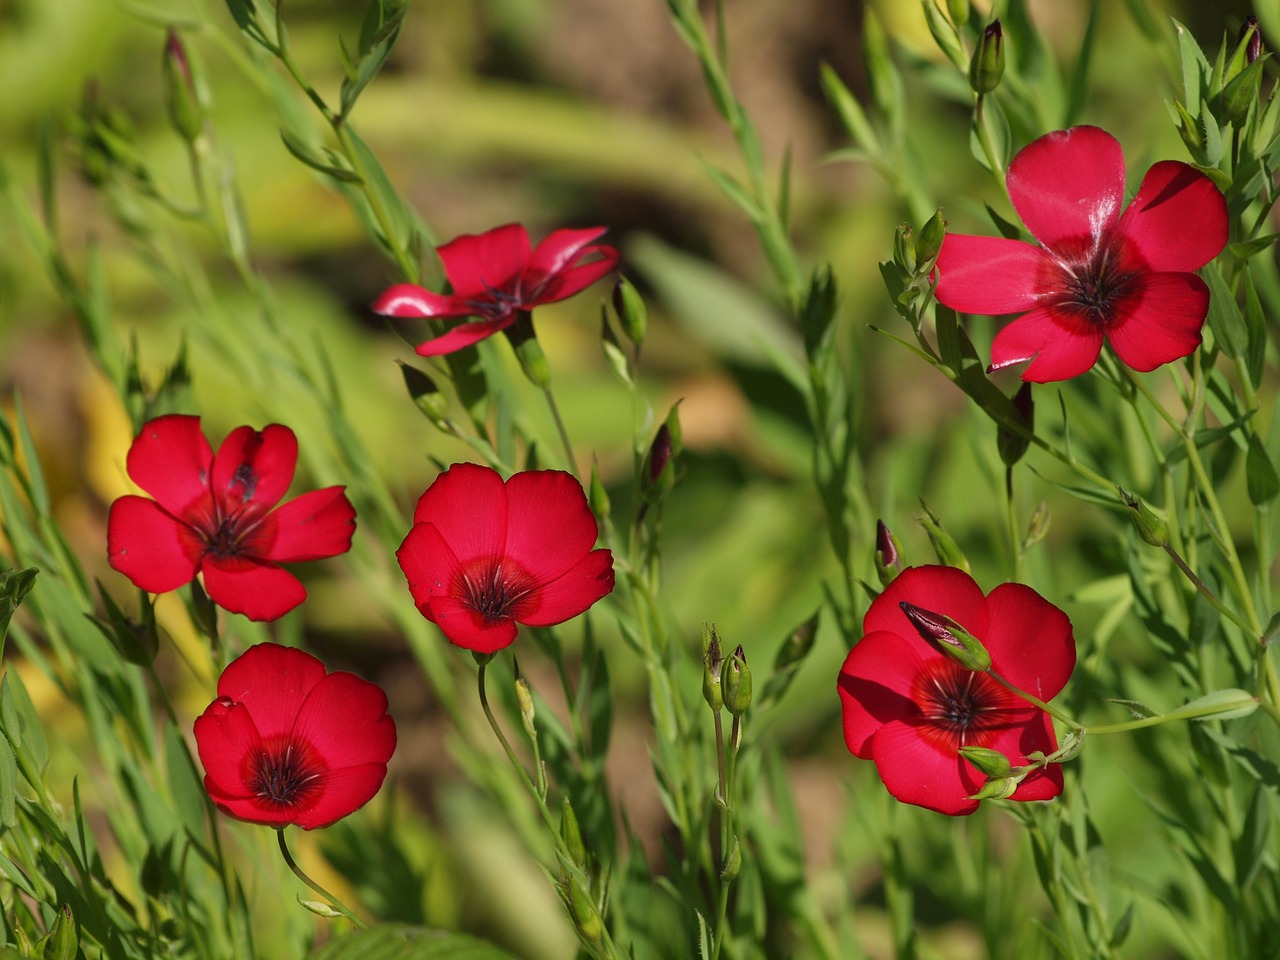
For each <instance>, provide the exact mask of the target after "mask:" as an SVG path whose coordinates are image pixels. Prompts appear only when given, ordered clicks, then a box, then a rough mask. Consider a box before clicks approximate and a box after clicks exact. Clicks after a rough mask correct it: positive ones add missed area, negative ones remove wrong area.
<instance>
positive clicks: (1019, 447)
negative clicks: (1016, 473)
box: [996, 380, 1036, 467]
mask: <svg viewBox="0 0 1280 960" xmlns="http://www.w3.org/2000/svg"><path fill="white" fill-rule="evenodd" d="M1013 409H1014V411H1015V413H1016V414H1017V421H1018V423H1019V424H1020V425H1021V426H1023V427H1026V428H1027V430H1030V431H1032V432H1034V431H1035V428H1036V407H1035V401H1034V400H1033V399H1032V396H1031V381H1029V380H1024V381H1023V382H1022V386H1021V387H1019V388H1018V392H1017V393H1015V394H1014V395H1013ZM1030 445H1031V440H1030V439H1029V438H1027V437H1024V436H1023V435H1022V434H1020V433H1015V432H1014V431H1012V430H1009V429H1006V428H1005V427H1003V426H1002V427H997V428H996V449H997V450H999V451H1000V459H1001V461H1002V462H1003V463H1004V465H1005V466H1006V467H1012V466H1013V465H1014V464H1015V463H1017V462H1018V461H1019V460H1021V459H1022V457H1023V455H1024V454H1025V453H1026V452H1027V447H1029V446H1030Z"/></svg>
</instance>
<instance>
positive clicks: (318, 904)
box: [298, 895, 342, 920]
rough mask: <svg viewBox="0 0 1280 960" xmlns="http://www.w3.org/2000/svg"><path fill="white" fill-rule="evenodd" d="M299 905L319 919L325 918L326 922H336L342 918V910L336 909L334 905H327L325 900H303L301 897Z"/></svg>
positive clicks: (299, 897)
mask: <svg viewBox="0 0 1280 960" xmlns="http://www.w3.org/2000/svg"><path fill="white" fill-rule="evenodd" d="M298 903H299V904H300V905H302V906H303V907H304V908H305V909H307V910H310V911H311V912H312V913H314V914H315V915H316V916H317V917H324V918H325V919H326V920H336V919H337V918H338V917H340V916H342V912H341V911H340V910H337V909H335V908H334V907H333V905H332V904H328V903H325V902H324V901H323V900H303V899H302V897H301V895H299V896H298Z"/></svg>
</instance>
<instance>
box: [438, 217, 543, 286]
mask: <svg viewBox="0 0 1280 960" xmlns="http://www.w3.org/2000/svg"><path fill="white" fill-rule="evenodd" d="M436 252H437V253H438V254H440V259H441V261H442V262H443V263H444V272H445V276H447V277H448V278H449V283H450V285H451V286H452V287H453V295H454V298H455V299H457V300H471V299H478V300H488V299H492V297H491V292H492V291H494V290H502V291H505V292H508V293H511V292H514V290H515V286H516V282H517V280H518V279H519V277H520V275H521V274H523V273H524V271H525V267H526V266H527V265H528V263H529V253H530V251H529V234H528V233H527V232H526V231H525V229H524V227H522V226H520V224H518V223H508V224H505V225H503V226H501V227H495V228H494V229H492V230H490V231H488V232H487V233H481V234H463V235H462V236H460V237H458V238H457V239H455V240H451V241H450V242H448V243H446V244H445V245H444V246H443V247H440V248H439V250H437V251H436Z"/></svg>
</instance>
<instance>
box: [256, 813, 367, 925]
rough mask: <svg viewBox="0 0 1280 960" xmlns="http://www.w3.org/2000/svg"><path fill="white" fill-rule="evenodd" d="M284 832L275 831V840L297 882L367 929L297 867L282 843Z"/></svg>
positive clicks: (361, 921) (281, 829) (354, 922)
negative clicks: (278, 843) (303, 884)
mask: <svg viewBox="0 0 1280 960" xmlns="http://www.w3.org/2000/svg"><path fill="white" fill-rule="evenodd" d="M284 830H285V828H284V827H280V828H279V829H278V830H276V839H277V840H279V841H280V855H281V856H283V857H284V862H285V863H287V864H288V865H289V869H290V870H292V871H293V874H294V876H296V877H297V878H298V879H299V880H301V881H302V882H303V883H305V884H306V885H307V886H308V887H310V888H311V889H312V890H314V891H315V892H316V893H318V894H319V895H320V896H322V897H324V899H325V900H326V901H328V903H329V905H330V906H331V907H333V908H334V909H335V910H337V911H338V912H339V913H340V914H342V915H343V916H344V917H346V918H347V919H348V920H350V921H351V922H352V923H353V924H355V925H356V926H357V927H360V928H362V929H363V928H365V927H367V926H368V924H366V923H365V922H364V921H363V920H361V919H360V918H359V917H357V916H356V915H355V914H354V913H352V912H351V911H350V910H349V909H348V908H347V905H346V904H344V903H343V902H342V901H341V900H339V899H338V898H337V897H335V896H334V895H333V894H332V893H330V892H329V891H328V890H326V889H325V888H324V887H322V886H320V884H318V883H316V882H315V881H314V880H312V879H311V878H310V877H309V876H307V875H306V874H305V873H304V872H303V871H302V868H301V867H299V866H298V864H297V862H296V861H295V860H294V859H293V855H292V854H290V853H289V847H288V845H287V844H286V843H285V842H284Z"/></svg>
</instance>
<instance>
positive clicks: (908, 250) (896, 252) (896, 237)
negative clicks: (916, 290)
mask: <svg viewBox="0 0 1280 960" xmlns="http://www.w3.org/2000/svg"><path fill="white" fill-rule="evenodd" d="M893 262H894V263H896V264H898V266H900V267H902V269H903V270H905V271H906V272H907V273H908V274H913V273H915V272H916V247H915V244H914V243H913V242H912V240H911V227H909V226H907V224H905V223H904V224H901V225H899V227H898V229H897V230H895V231H894V232H893Z"/></svg>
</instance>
